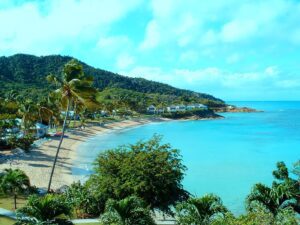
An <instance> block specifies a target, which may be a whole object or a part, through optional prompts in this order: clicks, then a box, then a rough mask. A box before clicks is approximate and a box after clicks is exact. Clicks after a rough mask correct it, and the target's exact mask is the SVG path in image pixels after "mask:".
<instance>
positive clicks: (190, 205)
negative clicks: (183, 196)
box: [176, 194, 228, 225]
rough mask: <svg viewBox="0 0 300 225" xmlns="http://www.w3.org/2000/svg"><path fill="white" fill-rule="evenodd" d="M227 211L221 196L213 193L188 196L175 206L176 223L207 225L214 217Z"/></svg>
mask: <svg viewBox="0 0 300 225" xmlns="http://www.w3.org/2000/svg"><path fill="white" fill-rule="evenodd" d="M227 212H228V210H227V208H226V207H225V206H224V205H223V203H222V200H221V198H220V197H218V196H216V195H213V194H208V195H205V196H203V197H201V198H190V199H188V200H187V201H186V202H182V203H179V204H178V205H177V206H176V218H177V222H178V224H201V225H209V224H210V223H211V222H212V221H213V220H214V219H215V217H217V216H220V215H221V216H222V215H223V216H224V215H225V213H227Z"/></svg>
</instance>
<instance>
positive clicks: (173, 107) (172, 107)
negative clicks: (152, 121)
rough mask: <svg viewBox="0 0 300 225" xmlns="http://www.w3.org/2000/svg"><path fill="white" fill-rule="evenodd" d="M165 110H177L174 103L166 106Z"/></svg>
mask: <svg viewBox="0 0 300 225" xmlns="http://www.w3.org/2000/svg"><path fill="white" fill-rule="evenodd" d="M167 111H168V112H176V111H177V108H176V106H175V105H171V106H168V107H167Z"/></svg>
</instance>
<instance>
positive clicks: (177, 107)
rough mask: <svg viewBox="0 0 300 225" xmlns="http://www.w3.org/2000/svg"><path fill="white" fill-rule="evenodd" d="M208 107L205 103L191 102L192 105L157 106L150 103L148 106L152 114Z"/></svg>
mask: <svg viewBox="0 0 300 225" xmlns="http://www.w3.org/2000/svg"><path fill="white" fill-rule="evenodd" d="M207 108H208V107H207V106H206V105H203V104H198V103H197V104H191V105H183V104H182V105H170V106H168V107H166V108H158V109H157V108H156V107H155V106H154V105H150V106H149V107H148V108H147V112H148V113H151V114H154V113H157V114H161V113H164V112H165V111H167V112H171V113H172V112H184V111H186V110H188V111H189V110H194V109H207Z"/></svg>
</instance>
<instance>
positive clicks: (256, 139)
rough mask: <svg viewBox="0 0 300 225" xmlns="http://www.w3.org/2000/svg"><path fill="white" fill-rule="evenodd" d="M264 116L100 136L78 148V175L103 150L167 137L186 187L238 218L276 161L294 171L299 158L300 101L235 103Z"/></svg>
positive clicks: (229, 116)
mask: <svg viewBox="0 0 300 225" xmlns="http://www.w3.org/2000/svg"><path fill="white" fill-rule="evenodd" d="M232 103H233V104H235V105H239V106H249V107H254V108H256V109H261V110H264V112H263V113H225V114H223V115H224V116H225V119H220V120H206V121H174V122H163V123H154V124H147V125H143V126H140V127H136V128H133V129H127V130H122V131H118V132H113V133H109V134H105V135H101V136H96V137H93V138H91V139H89V141H87V142H85V143H83V144H81V145H80V146H79V152H78V159H77V162H75V163H74V165H76V167H75V166H74V168H73V174H75V175H79V174H80V175H88V174H90V173H91V172H92V162H93V161H94V159H95V157H96V156H97V154H98V153H99V152H101V151H103V150H105V149H110V148H114V147H116V146H118V145H121V144H127V143H134V142H136V141H137V140H140V139H145V140H146V139H148V138H150V137H151V136H152V135H153V134H154V133H157V134H161V135H163V136H164V139H163V141H164V142H169V143H171V144H172V146H173V147H174V148H178V149H180V150H181V154H182V157H183V163H184V164H185V165H186V166H187V168H188V170H187V171H186V176H185V179H184V181H183V184H184V187H185V188H186V189H187V190H188V191H189V192H190V193H191V194H194V195H197V196H201V195H203V194H205V193H215V194H217V195H219V196H220V197H221V198H222V199H223V201H224V203H225V204H226V205H227V206H228V207H229V208H230V209H231V210H232V211H233V212H234V213H236V214H239V213H241V212H243V211H244V201H245V197H246V195H247V194H248V193H249V192H250V189H251V187H252V185H253V184H255V183H258V182H262V183H265V184H271V182H272V179H273V178H272V170H273V169H274V168H275V164H276V162H277V161H284V162H286V163H287V165H288V166H291V165H292V164H293V163H294V162H295V161H297V160H299V159H300V102H232Z"/></svg>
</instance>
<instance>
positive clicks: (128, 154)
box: [0, 135, 300, 225]
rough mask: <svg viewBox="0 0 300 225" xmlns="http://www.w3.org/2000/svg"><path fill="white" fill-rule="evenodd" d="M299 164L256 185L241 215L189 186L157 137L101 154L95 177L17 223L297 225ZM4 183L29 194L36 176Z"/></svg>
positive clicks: (29, 207)
mask: <svg viewBox="0 0 300 225" xmlns="http://www.w3.org/2000/svg"><path fill="white" fill-rule="evenodd" d="M299 165H300V162H297V163H295V165H294V167H293V169H292V170H290V171H289V170H288V168H287V167H286V165H285V164H284V163H283V162H278V163H277V168H276V170H274V172H273V175H274V182H273V184H272V186H271V187H268V186H265V185H263V184H255V185H254V186H253V189H252V191H251V192H250V194H249V195H248V197H247V199H246V212H245V213H244V214H242V215H239V216H235V215H234V214H233V213H232V212H230V210H229V209H228V208H227V207H226V206H225V205H224V204H223V202H222V200H221V198H220V197H218V196H216V195H215V194H206V195H204V196H202V197H197V196H192V195H191V194H189V193H188V192H186V191H185V190H184V189H183V187H182V185H181V182H182V178H183V174H184V171H185V167H184V165H183V164H182V161H181V156H180V154H179V152H178V150H176V149H173V148H172V147H171V146H170V145H169V144H163V143H161V137H160V136H157V135H155V136H154V137H153V138H151V139H150V140H148V141H140V142H138V143H136V144H132V145H127V146H120V147H118V148H116V149H112V150H107V151H105V152H103V153H100V154H99V157H98V158H97V159H96V161H95V174H93V175H91V177H90V179H89V180H88V181H87V182H86V183H83V184H82V183H79V182H77V183H74V184H72V185H71V186H70V187H68V188H67V189H66V190H65V191H63V192H56V193H51V194H45V195H36V194H35V195H32V196H30V197H29V198H28V200H27V203H26V204H25V206H23V207H22V208H20V209H18V210H17V215H18V221H17V223H18V224H26V225H34V224H35V225H37V224H49V225H50V224H72V223H71V218H74V217H75V218H90V217H94V218H95V217H96V218H97V217H98V218H99V220H100V223H99V224H102V225H106V224H111V225H112V224H117V225H139V224H141V225H142V224H145V225H147V224H149V225H152V224H155V221H154V215H155V214H157V213H158V212H161V213H166V214H170V215H172V216H173V218H174V219H175V221H176V223H177V224H180V225H198V224H199V225H200V224H201V225H297V224H299V197H300V195H299V179H300V170H299V168H300V166H299ZM0 181H1V182H0V183H1V191H2V192H3V193H6V194H8V195H13V196H16V194H25V193H30V192H29V190H30V182H29V179H28V177H27V176H26V175H25V174H24V172H22V171H19V170H11V169H8V170H6V172H5V173H3V174H2V175H1V177H0ZM175 197H176V198H175Z"/></svg>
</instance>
